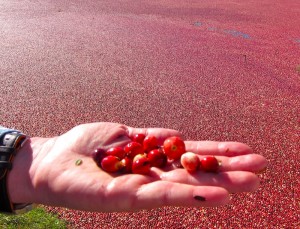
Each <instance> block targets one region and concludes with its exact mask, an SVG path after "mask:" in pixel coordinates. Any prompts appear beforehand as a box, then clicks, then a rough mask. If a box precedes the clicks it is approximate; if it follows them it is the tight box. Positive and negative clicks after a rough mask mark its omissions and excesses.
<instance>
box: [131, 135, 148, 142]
mask: <svg viewBox="0 0 300 229" xmlns="http://www.w3.org/2000/svg"><path fill="white" fill-rule="evenodd" d="M145 137H146V136H145V134H142V133H140V134H135V135H133V137H132V138H131V140H132V141H133V142H138V143H140V144H143V141H144V139H145Z"/></svg>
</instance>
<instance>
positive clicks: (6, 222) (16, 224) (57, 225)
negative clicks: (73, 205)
mask: <svg viewBox="0 0 300 229" xmlns="http://www.w3.org/2000/svg"><path fill="white" fill-rule="evenodd" d="M67 225H68V223H67V222H66V221H63V220H61V219H58V217H57V216H56V215H54V214H50V213H47V212H46V211H45V209H43V208H41V207H38V208H36V209H33V210H32V211H30V212H27V213H25V214H21V215H6V214H0V228H5V229H16V228H18V229H32V228H35V229H40V228H41V229H42V228H45V229H46V228H47V229H48V228H51V229H52V228H53V229H66V228H67Z"/></svg>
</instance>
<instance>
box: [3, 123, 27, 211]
mask: <svg viewBox="0 0 300 229" xmlns="http://www.w3.org/2000/svg"><path fill="white" fill-rule="evenodd" d="M27 139H28V137H27V136H26V135H25V134H23V133H22V132H20V131H18V130H14V129H8V128H5V127H3V126H0V212H1V213H11V214H20V213H24V212H27V211H29V210H31V209H32V207H33V205H32V204H28V203H26V204H20V203H12V202H11V201H10V196H9V193H8V190H7V176H8V173H9V172H10V171H11V170H12V169H13V160H14V157H15V155H16V153H17V152H18V150H19V149H20V148H21V147H22V146H23V145H24V144H25V142H26V140H27Z"/></svg>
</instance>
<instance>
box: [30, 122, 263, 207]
mask: <svg viewBox="0 0 300 229" xmlns="http://www.w3.org/2000/svg"><path fill="white" fill-rule="evenodd" d="M136 133H144V134H146V135H155V136H156V137H157V138H158V139H159V141H160V143H162V142H163V140H164V139H165V138H167V137H169V136H175V135H180V133H179V132H177V131H175V130H170V129H163V128H148V129H147V128H132V127H128V126H125V125H121V124H116V123H91V124H83V125H79V126H77V127H75V128H73V129H72V130H70V131H68V132H67V133H65V134H63V135H61V136H59V137H55V138H49V139H46V140H44V143H43V144H44V145H43V147H41V150H40V151H39V153H38V154H37V156H36V157H35V159H34V160H33V163H32V164H33V165H32V168H34V169H33V170H34V174H35V176H34V182H33V186H34V187H35V189H36V192H35V193H37V194H36V196H35V202H38V203H42V204H47V205H52V206H64V207H68V208H73V209H80V210H87V211H101V212H107V211H136V210H139V209H149V208H156V207H161V206H204V207H205V206H219V205H224V204H226V203H228V202H229V193H236V192H247V191H254V190H256V189H257V188H258V185H259V179H258V177H257V176H256V175H255V174H254V173H255V172H257V171H260V170H262V169H264V168H265V166H266V160H265V158H264V157H262V156H260V155H257V154H253V153H252V150H251V148H250V147H248V146H247V145H245V144H242V143H237V142H212V141H186V142H185V144H186V149H187V151H192V152H194V153H197V154H198V155H199V157H201V156H203V155H215V156H216V157H217V158H218V159H219V160H221V161H222V165H221V167H220V172H219V173H204V172H200V171H199V172H196V173H192V174H190V173H188V172H187V171H186V170H184V169H182V168H177V167H176V166H174V165H169V166H168V167H166V168H165V169H164V170H161V169H158V168H151V172H150V174H149V175H139V174H109V173H107V172H105V171H103V170H102V169H100V168H99V167H98V166H97V165H96V163H95V161H94V160H93V152H94V150H95V149H96V148H103V149H104V150H105V149H108V148H110V147H112V146H124V145H126V144H127V143H128V142H130V137H131V136H133V135H134V134H136ZM78 159H80V160H82V164H81V165H79V166H78V165H76V163H75V162H76V161H77V160H78Z"/></svg>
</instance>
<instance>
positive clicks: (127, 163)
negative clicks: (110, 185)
mask: <svg viewBox="0 0 300 229" xmlns="http://www.w3.org/2000/svg"><path fill="white" fill-rule="evenodd" d="M121 163H122V165H123V168H122V170H121V172H123V173H131V167H132V159H130V158H129V157H125V158H123V159H122V160H121Z"/></svg>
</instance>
